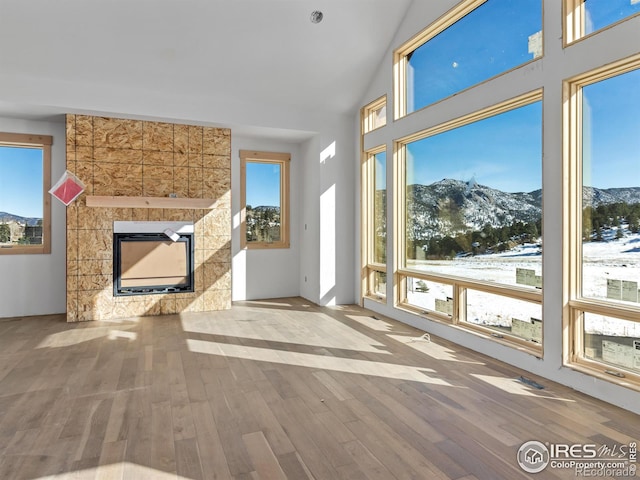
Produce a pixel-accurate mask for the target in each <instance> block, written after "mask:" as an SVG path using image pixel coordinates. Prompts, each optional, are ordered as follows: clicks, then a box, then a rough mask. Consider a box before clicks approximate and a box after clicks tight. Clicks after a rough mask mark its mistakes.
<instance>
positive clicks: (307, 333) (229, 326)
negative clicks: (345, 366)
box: [180, 311, 389, 354]
mask: <svg viewBox="0 0 640 480" xmlns="http://www.w3.org/2000/svg"><path fill="white" fill-rule="evenodd" d="M220 316H221V315H219V316H218V317H220ZM180 319H181V323H182V328H183V330H184V331H185V332H192V333H204V334H209V335H222V336H228V337H239V338H249V339H252V340H262V341H272V342H280V343H287V344H290V343H294V344H298V345H309V346H314V347H324V348H338V349H342V350H356V351H360V352H373V353H382V354H388V353H389V352H387V351H385V345H384V344H383V343H380V342H378V341H377V340H374V339H373V338H370V337H368V336H366V335H364V334H362V333H360V332H357V331H356V330H354V329H353V328H351V327H349V326H347V325H345V324H343V323H341V322H339V321H338V320H335V319H333V318H331V317H328V316H326V315H323V314H321V313H317V312H296V313H295V316H292V317H284V319H283V317H275V316H269V315H267V314H265V312H264V311H260V312H243V315H242V318H241V319H238V318H237V317H236V318H224V317H223V318H216V320H215V321H211V316H210V315H203V314H199V313H191V314H181V315H180Z"/></svg>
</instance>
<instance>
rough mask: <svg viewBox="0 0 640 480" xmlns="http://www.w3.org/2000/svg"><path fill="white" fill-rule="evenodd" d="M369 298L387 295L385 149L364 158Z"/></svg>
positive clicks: (364, 213)
mask: <svg viewBox="0 0 640 480" xmlns="http://www.w3.org/2000/svg"><path fill="white" fill-rule="evenodd" d="M364 169H365V176H364V178H365V181H364V185H363V187H364V188H363V190H364V191H365V199H364V200H365V202H364V209H363V215H364V216H365V218H366V221H365V223H366V225H367V227H366V230H367V234H366V236H365V237H366V245H365V248H366V253H365V255H366V258H367V261H366V267H365V268H366V276H367V285H366V287H365V288H366V295H369V296H373V297H374V298H375V297H378V298H381V297H385V296H386V295H387V292H386V287H387V269H386V263H387V153H386V150H385V147H384V146H381V147H378V148H376V149H374V150H371V151H369V152H367V153H366V155H365V165H364Z"/></svg>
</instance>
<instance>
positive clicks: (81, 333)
mask: <svg viewBox="0 0 640 480" xmlns="http://www.w3.org/2000/svg"><path fill="white" fill-rule="evenodd" d="M133 327H134V326H133V325H132V326H131V327H130V328H133ZM122 328H125V329H126V328H127V327H126V326H122ZM103 337H108V338H109V339H110V340H115V339H118V338H124V339H127V340H130V341H131V340H135V339H136V338H137V333H135V332H127V331H125V330H115V329H114V328H112V327H91V328H73V329H71V330H65V331H64V332H57V333H52V334H50V335H47V336H46V337H45V339H44V340H42V342H40V343H39V344H38V346H37V347H36V348H62V347H70V346H72V345H78V344H80V343H83V342H89V341H91V340H97V339H99V338H103Z"/></svg>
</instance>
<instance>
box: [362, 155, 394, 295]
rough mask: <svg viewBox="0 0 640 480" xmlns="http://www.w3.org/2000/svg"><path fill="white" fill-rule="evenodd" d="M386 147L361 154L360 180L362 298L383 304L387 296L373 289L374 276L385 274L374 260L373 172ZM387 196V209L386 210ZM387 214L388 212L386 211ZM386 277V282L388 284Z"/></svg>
mask: <svg viewBox="0 0 640 480" xmlns="http://www.w3.org/2000/svg"><path fill="white" fill-rule="evenodd" d="M386 151H387V147H386V145H379V146H377V147H374V148H371V149H369V150H367V151H366V152H363V154H362V155H363V161H362V176H361V177H362V180H361V186H362V187H361V188H362V208H361V212H362V232H363V233H364V234H363V236H362V237H363V238H362V258H363V259H364V263H363V266H362V272H363V286H362V288H363V291H362V292H363V297H366V298H369V299H371V300H375V301H379V302H385V301H386V298H387V295H386V292H385V293H384V294H383V293H381V292H377V291H376V289H375V285H376V275H377V274H380V273H384V274H385V275H386V274H387V265H386V264H383V263H379V262H376V261H375V260H376V259H375V240H376V239H375V233H374V232H373V229H374V228H375V192H376V188H375V182H376V171H375V161H376V155H377V154H379V153H382V152H385V153H386ZM388 180H389V179H388V177H387V173H386V171H385V184H386V186H387V193H388V191H389V181H388ZM388 201H389V196H388V194H387V208H388V205H389V204H388ZM387 212H388V210H387ZM389 233H390V232H389V228H388V226H387V239H388V238H389ZM385 248H386V249H387V251H388V244H387V243H385ZM388 281H389V280H388V277H387V282H388Z"/></svg>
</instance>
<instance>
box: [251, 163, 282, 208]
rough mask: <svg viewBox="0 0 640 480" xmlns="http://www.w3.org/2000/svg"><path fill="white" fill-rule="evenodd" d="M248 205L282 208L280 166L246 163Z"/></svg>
mask: <svg viewBox="0 0 640 480" xmlns="http://www.w3.org/2000/svg"><path fill="white" fill-rule="evenodd" d="M246 168H247V170H246V172H247V178H246V187H247V188H246V192H247V205H251V206H252V207H259V206H270V207H278V206H280V165H278V164H275V163H258V162H247V163H246Z"/></svg>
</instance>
